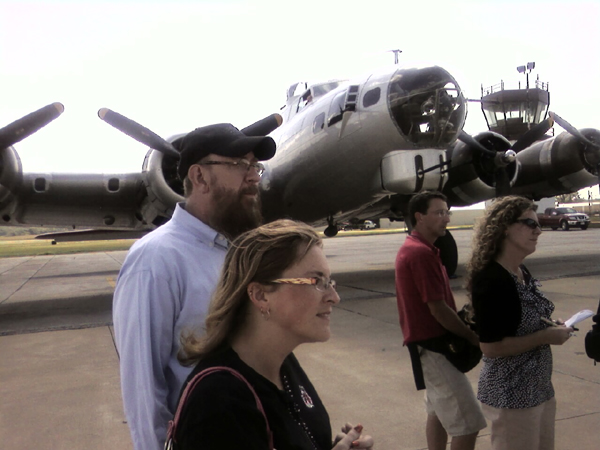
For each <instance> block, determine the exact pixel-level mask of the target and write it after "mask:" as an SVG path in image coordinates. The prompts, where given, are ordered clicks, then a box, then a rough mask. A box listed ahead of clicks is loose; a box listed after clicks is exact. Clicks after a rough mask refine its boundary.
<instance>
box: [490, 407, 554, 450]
mask: <svg viewBox="0 0 600 450" xmlns="http://www.w3.org/2000/svg"><path fill="white" fill-rule="evenodd" d="M481 408H482V409H483V412H484V414H485V417H487V418H488V419H489V420H490V421H491V422H492V449H493V450H553V449H554V421H555V418H556V399H555V398H551V399H550V400H548V401H547V402H544V403H542V404H541V405H538V406H535V407H533V408H523V409H508V408H494V407H492V406H489V405H486V404H483V405H481Z"/></svg>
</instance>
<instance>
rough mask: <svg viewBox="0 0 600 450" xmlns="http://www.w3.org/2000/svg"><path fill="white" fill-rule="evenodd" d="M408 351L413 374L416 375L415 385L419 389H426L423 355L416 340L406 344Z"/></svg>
mask: <svg viewBox="0 0 600 450" xmlns="http://www.w3.org/2000/svg"><path fill="white" fill-rule="evenodd" d="M406 346H407V347H408V353H410V362H411V364H412V370H413V376H414V377H415V386H416V387H417V391H420V390H423V389H425V379H424V378H423V367H421V356H420V355H419V347H418V346H417V344H415V343H414V342H409V343H408V344H406Z"/></svg>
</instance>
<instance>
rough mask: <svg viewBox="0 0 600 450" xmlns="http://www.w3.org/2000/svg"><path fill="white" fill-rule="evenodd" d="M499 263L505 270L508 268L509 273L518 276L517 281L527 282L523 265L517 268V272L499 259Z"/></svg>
mask: <svg viewBox="0 0 600 450" xmlns="http://www.w3.org/2000/svg"><path fill="white" fill-rule="evenodd" d="M498 264H500V265H501V266H502V267H503V268H504V270H506V271H507V272H508V273H510V274H511V275H512V276H514V277H516V278H517V281H518V282H519V283H521V284H525V277H524V276H523V271H522V270H521V266H520V265H519V267H518V268H517V272H516V273H515V272H513V271H512V270H510V269H509V268H508V267H506V266H505V265H504V264H502V263H501V262H499V261H498Z"/></svg>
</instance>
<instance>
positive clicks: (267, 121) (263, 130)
mask: <svg viewBox="0 0 600 450" xmlns="http://www.w3.org/2000/svg"><path fill="white" fill-rule="evenodd" d="M282 123H283V117H281V116H280V115H279V114H271V115H270V116H267V117H265V118H264V119H260V120H259V121H258V122H254V123H253V124H252V125H248V126H247V127H246V128H242V129H241V130H240V131H241V132H242V133H244V134H245V135H246V136H266V135H267V134H269V133H271V132H272V131H273V130H275V129H276V128H278V127H279V125H281V124H282Z"/></svg>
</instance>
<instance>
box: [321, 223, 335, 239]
mask: <svg viewBox="0 0 600 450" xmlns="http://www.w3.org/2000/svg"><path fill="white" fill-rule="evenodd" d="M323 234H324V235H325V236H327V237H334V236H335V235H336V234H338V228H337V227H336V226H335V225H329V226H328V227H327V228H325V230H324V231H323Z"/></svg>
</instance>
